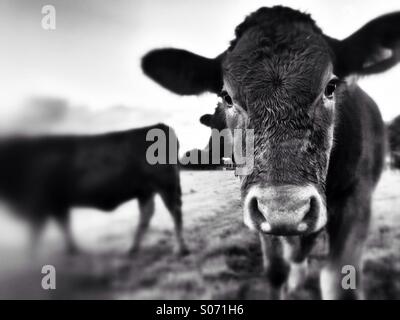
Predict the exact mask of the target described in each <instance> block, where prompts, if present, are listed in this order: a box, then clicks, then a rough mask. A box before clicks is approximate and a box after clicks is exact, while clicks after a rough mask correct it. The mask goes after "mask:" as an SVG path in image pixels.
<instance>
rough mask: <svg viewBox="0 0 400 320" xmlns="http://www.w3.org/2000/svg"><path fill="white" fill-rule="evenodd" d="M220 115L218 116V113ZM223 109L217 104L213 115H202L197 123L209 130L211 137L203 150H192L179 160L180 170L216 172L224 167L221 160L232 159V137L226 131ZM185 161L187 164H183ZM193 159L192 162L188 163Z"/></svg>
mask: <svg viewBox="0 0 400 320" xmlns="http://www.w3.org/2000/svg"><path fill="white" fill-rule="evenodd" d="M221 112H222V114H221V115H220V113H221ZM223 114H224V111H223V108H220V107H219V104H218V105H217V107H216V108H215V111H214V114H204V115H202V116H201V117H200V119H199V121H200V123H201V124H203V125H204V126H206V127H209V128H210V129H211V137H210V139H209V140H208V143H207V146H206V147H205V148H204V149H192V150H189V151H187V152H186V153H185V154H184V155H183V157H182V158H181V168H182V169H187V170H218V169H221V168H222V167H223V166H224V161H223V158H224V157H225V158H232V159H234V155H233V152H232V139H233V137H232V135H231V133H230V132H229V130H224V129H227V126H226V122H225V117H224V116H223ZM185 159H186V160H187V161H186V162H188V163H187V164H186V163H185ZM191 159H193V160H192V161H189V160H191Z"/></svg>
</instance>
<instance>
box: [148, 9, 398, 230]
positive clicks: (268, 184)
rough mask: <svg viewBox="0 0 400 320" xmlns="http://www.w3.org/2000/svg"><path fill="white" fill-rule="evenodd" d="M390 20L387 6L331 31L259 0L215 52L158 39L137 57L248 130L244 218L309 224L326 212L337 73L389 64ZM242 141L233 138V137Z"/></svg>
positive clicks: (254, 223) (276, 225) (318, 222)
mask: <svg viewBox="0 0 400 320" xmlns="http://www.w3.org/2000/svg"><path fill="white" fill-rule="evenodd" d="M398 30H400V13H393V14H390V15H386V16H382V17H380V18H378V19H375V20H373V21H371V22H370V23H368V24H367V25H365V26H364V27H363V28H361V29H360V30H359V31H357V32H356V33H354V34H353V35H351V36H350V37H348V38H346V39H344V40H343V41H339V40H335V39H332V38H330V37H328V36H326V35H324V34H323V33H322V31H321V30H320V29H319V28H318V27H317V26H316V24H315V22H314V21H313V20H312V19H311V18H310V16H308V15H306V14H303V13H301V12H298V11H295V10H292V9H289V8H284V7H273V8H261V9H259V10H258V11H256V12H254V13H252V14H251V15H250V16H248V17H247V18H246V19H245V21H244V22H243V23H242V24H240V25H239V26H238V27H237V28H236V32H235V36H236V37H235V39H234V40H233V41H232V42H231V44H230V46H229V48H228V49H227V50H226V51H225V52H224V53H222V54H221V55H219V56H218V57H216V58H215V59H207V58H204V57H200V56H197V55H195V54H193V53H190V52H187V51H184V50H177V49H160V50H155V51H152V52H150V53H148V54H147V55H146V56H145V57H144V59H143V70H144V71H145V73H146V74H147V75H149V76H150V77H151V78H152V79H154V80H155V81H157V82H158V83H159V84H161V85H162V86H164V87H166V88H168V89H170V90H172V91H174V92H176V93H179V94H199V93H201V92H204V91H211V92H215V93H217V94H219V95H220V96H221V97H222V100H223V105H221V106H220V107H219V108H220V110H223V111H224V112H223V113H224V115H225V122H226V123H227V125H228V127H229V128H231V129H243V130H249V129H251V130H253V132H254V169H253V171H252V173H251V174H249V175H247V176H245V177H243V178H242V181H241V188H242V198H243V204H244V217H245V223H246V224H247V225H248V226H249V227H250V228H253V229H257V230H260V231H263V232H266V233H271V234H280V235H295V234H304V233H312V232H317V231H318V230H320V229H321V228H322V227H324V225H325V224H326V221H327V210H326V199H325V182H326V177H327V171H328V164H329V158H330V153H331V149H332V145H333V143H334V141H333V140H334V139H333V136H334V123H335V105H336V104H337V103H338V101H339V100H340V91H341V90H343V89H346V84H345V82H344V81H343V80H344V79H345V78H346V77H348V76H350V75H365V74H370V73H376V72H380V71H384V70H386V69H388V68H389V67H391V66H393V65H394V64H396V63H397V62H398V60H399V55H400V41H399V39H400V34H399V31H398ZM202 120H203V122H204V121H206V120H207V121H208V120H210V119H208V116H207V118H206V117H205V118H203V119H202ZM244 145H245V144H244V143H243V141H235V147H239V148H242V146H244ZM243 154H245V152H243Z"/></svg>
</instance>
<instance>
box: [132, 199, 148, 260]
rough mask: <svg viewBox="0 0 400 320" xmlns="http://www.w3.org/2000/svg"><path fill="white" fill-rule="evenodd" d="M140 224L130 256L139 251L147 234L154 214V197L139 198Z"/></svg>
mask: <svg viewBox="0 0 400 320" xmlns="http://www.w3.org/2000/svg"><path fill="white" fill-rule="evenodd" d="M139 211H140V216H139V224H138V226H137V229H136V233H135V235H134V239H133V244H132V248H131V249H130V254H135V253H136V252H138V251H139V249H140V245H141V243H142V239H143V236H144V234H145V233H146V231H147V229H148V227H149V224H150V220H151V218H152V216H153V214H154V195H150V196H147V197H141V198H139Z"/></svg>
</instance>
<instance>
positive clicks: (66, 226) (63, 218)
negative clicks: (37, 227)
mask: <svg viewBox="0 0 400 320" xmlns="http://www.w3.org/2000/svg"><path fill="white" fill-rule="evenodd" d="M54 214H55V218H56V220H57V222H58V224H59V225H60V227H61V229H62V231H63V233H64V237H65V241H66V245H67V252H68V253H69V254H76V253H78V251H79V250H78V246H77V245H76V242H75V239H74V237H73V234H72V227H71V216H70V215H69V212H68V210H66V209H62V210H58V211H56V212H55V213H54Z"/></svg>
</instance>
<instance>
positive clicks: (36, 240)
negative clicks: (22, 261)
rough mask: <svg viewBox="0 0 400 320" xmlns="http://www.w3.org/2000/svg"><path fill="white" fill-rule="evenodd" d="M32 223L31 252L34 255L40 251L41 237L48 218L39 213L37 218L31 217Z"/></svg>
mask: <svg viewBox="0 0 400 320" xmlns="http://www.w3.org/2000/svg"><path fill="white" fill-rule="evenodd" d="M30 224H31V232H30V253H31V254H32V256H35V255H37V254H38V251H39V244H40V239H41V235H42V233H43V229H44V226H45V224H46V218H45V217H43V216H41V215H37V216H36V217H35V218H32V219H31V221H30Z"/></svg>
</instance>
